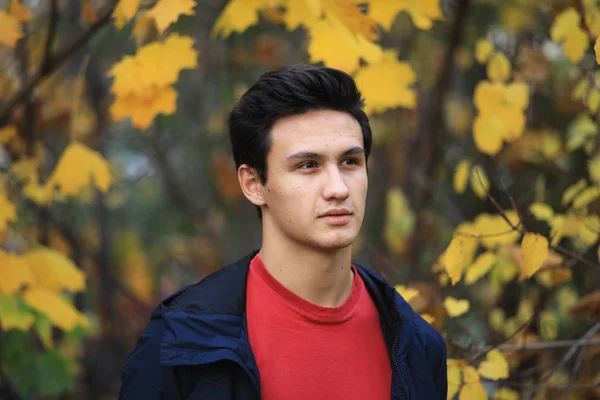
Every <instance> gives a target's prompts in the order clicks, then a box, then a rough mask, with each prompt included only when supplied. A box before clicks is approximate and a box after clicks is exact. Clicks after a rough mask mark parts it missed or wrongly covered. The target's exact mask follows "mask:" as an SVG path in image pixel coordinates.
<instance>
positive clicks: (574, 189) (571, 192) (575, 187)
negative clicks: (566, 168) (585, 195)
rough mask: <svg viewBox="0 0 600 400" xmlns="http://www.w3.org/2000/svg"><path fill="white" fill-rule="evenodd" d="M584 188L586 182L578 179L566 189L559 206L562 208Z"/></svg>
mask: <svg viewBox="0 0 600 400" xmlns="http://www.w3.org/2000/svg"><path fill="white" fill-rule="evenodd" d="M586 187H587V182H586V180H585V179H580V180H578V181H577V182H575V183H574V184H572V185H571V186H569V187H568V188H566V189H565V191H564V192H563V195H562V199H561V204H562V205H563V206H564V205H567V204H569V203H570V202H572V201H573V199H574V198H575V196H577V195H578V194H579V193H581V192H582V191H583V190H584V189H585V188H586Z"/></svg>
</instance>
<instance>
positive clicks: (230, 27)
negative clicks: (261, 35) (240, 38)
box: [211, 0, 275, 37]
mask: <svg viewBox="0 0 600 400" xmlns="http://www.w3.org/2000/svg"><path fill="white" fill-rule="evenodd" d="M274 4H275V2H274V0H230V1H229V2H228V3H227V5H226V6H225V9H224V10H223V11H222V12H221V14H220V15H219V17H218V18H217V21H216V22H215V25H214V26H213V29H212V32H211V36H213V37H217V36H222V37H227V36H229V35H231V34H232V33H233V32H243V31H245V30H246V29H248V27H249V26H252V25H254V24H256V23H257V22H258V13H259V11H260V10H262V9H265V8H267V7H272V6H273V5H274Z"/></svg>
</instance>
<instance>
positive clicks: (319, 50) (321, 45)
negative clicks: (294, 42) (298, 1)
mask: <svg viewBox="0 0 600 400" xmlns="http://www.w3.org/2000/svg"><path fill="white" fill-rule="evenodd" d="M309 33H310V36H311V41H310V43H309V45H308V54H309V56H310V62H311V63H316V62H319V61H323V63H325V65H327V66H328V67H332V68H336V69H340V70H342V71H345V72H348V73H351V72H354V71H355V70H356V69H357V68H358V67H359V63H360V60H361V59H364V60H366V61H367V62H369V63H377V62H378V61H380V60H381V59H382V57H383V50H382V49H381V47H380V46H379V45H377V44H375V43H373V42H370V41H369V40H367V39H365V38H364V37H363V36H362V35H356V34H353V33H352V32H350V31H349V30H348V28H346V26H345V25H344V24H343V23H342V22H341V21H340V20H338V19H337V18H336V17H335V16H334V15H332V14H329V15H328V16H327V18H324V19H322V20H320V21H319V22H317V23H315V24H314V25H312V26H311V27H310V28H309ZM388 83H389V82H388Z"/></svg>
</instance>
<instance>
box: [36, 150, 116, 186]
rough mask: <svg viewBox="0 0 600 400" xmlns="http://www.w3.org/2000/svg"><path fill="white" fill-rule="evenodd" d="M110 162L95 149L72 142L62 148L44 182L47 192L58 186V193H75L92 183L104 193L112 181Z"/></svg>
mask: <svg viewBox="0 0 600 400" xmlns="http://www.w3.org/2000/svg"><path fill="white" fill-rule="evenodd" d="M112 180H113V178H112V174H111V172H110V164H109V163H108V161H107V160H106V159H105V158H104V157H103V156H102V154H100V153H98V152H97V151H95V150H92V149H90V148H89V147H86V146H84V145H82V144H80V143H78V142H72V143H71V144H69V145H68V146H67V147H66V149H65V150H64V152H63V154H62V156H61V158H60V161H59V162H58V165H57V166H56V168H54V171H53V172H52V175H51V176H50V178H49V179H48V182H47V183H46V190H47V193H48V194H51V193H53V191H54V189H55V187H57V186H58V187H59V190H60V193H61V194H63V195H65V196H68V195H77V194H79V192H80V190H81V189H82V188H83V187H84V186H88V185H92V183H93V184H94V186H95V187H96V188H98V189H99V190H100V191H101V192H104V193H106V191H108V188H109V187H110V185H111V183H112Z"/></svg>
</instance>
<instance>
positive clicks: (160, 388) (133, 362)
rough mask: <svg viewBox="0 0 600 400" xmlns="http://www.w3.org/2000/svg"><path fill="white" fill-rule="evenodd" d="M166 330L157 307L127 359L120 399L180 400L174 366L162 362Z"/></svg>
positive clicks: (123, 371) (122, 376)
mask: <svg viewBox="0 0 600 400" xmlns="http://www.w3.org/2000/svg"><path fill="white" fill-rule="evenodd" d="M163 332H164V322H163V320H162V317H161V314H160V311H158V310H157V311H155V312H154V313H153V314H152V317H151V319H150V322H149V323H148V325H146V328H145V329H144V331H143V332H142V334H141V336H140V338H139V339H138V341H137V343H136V345H135V348H134V349H133V351H132V352H131V354H130V355H129V356H128V357H127V359H126V360H125V363H124V365H123V369H122V371H121V390H120V393H119V400H138V399H144V400H181V396H180V395H179V390H178V388H177V385H176V380H175V379H174V373H173V369H172V368H170V367H161V365H160V342H161V339H162V336H163Z"/></svg>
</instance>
